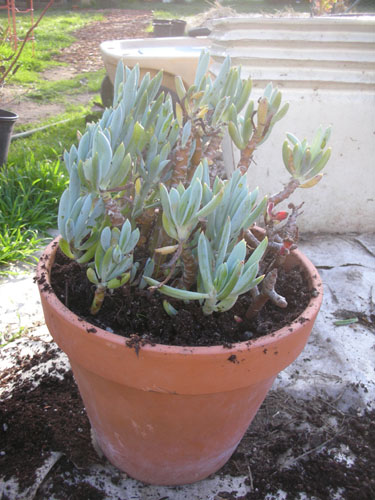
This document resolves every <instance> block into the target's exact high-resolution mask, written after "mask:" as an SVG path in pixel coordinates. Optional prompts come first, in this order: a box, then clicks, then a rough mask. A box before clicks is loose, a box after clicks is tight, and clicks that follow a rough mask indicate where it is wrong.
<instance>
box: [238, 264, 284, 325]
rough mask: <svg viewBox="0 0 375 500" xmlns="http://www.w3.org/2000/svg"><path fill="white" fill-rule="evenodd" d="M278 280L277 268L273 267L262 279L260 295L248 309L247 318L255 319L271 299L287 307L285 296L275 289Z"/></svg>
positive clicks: (276, 303)
mask: <svg viewBox="0 0 375 500" xmlns="http://www.w3.org/2000/svg"><path fill="white" fill-rule="evenodd" d="M276 280H277V269H273V270H272V271H271V272H269V273H268V274H267V276H266V277H265V278H264V280H263V281H262V286H261V290H260V293H259V295H257V296H256V297H255V299H254V300H253V302H252V303H251V305H250V306H249V308H248V310H247V311H246V318H247V319H253V318H254V317H255V316H256V315H257V314H258V313H259V312H260V311H261V310H262V308H263V307H264V305H265V304H266V303H267V302H268V301H269V300H271V301H272V302H273V303H274V304H275V305H277V306H278V307H282V308H285V307H287V305H288V303H287V301H286V300H285V299H284V297H282V296H281V295H279V294H278V293H277V292H276V291H275V285H276Z"/></svg>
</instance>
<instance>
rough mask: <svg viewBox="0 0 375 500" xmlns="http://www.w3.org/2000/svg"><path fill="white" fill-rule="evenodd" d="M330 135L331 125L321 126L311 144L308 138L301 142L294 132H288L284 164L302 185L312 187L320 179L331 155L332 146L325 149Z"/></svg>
mask: <svg viewBox="0 0 375 500" xmlns="http://www.w3.org/2000/svg"><path fill="white" fill-rule="evenodd" d="M330 135H331V128H330V127H328V128H327V129H325V130H323V128H322V127H319V129H318V131H317V132H316V134H315V136H314V139H313V140H312V143H311V145H310V144H309V143H308V142H307V140H306V139H304V140H303V141H302V142H301V141H300V140H299V139H298V138H297V137H296V136H294V135H293V134H287V137H288V139H289V142H288V140H285V142H284V144H283V161H284V165H285V167H286V168H287V170H288V172H289V173H290V175H291V176H292V177H293V178H294V179H297V180H298V181H299V182H300V183H301V187H312V186H313V185H314V184H316V183H317V182H318V181H319V180H320V176H319V174H320V172H321V171H322V170H323V168H324V167H325V166H326V164H327V162H328V160H329V158H330V156H331V148H327V149H325V148H326V145H327V142H328V139H329V137H330ZM318 176H319V177H318ZM309 181H311V182H309ZM304 184H306V185H304Z"/></svg>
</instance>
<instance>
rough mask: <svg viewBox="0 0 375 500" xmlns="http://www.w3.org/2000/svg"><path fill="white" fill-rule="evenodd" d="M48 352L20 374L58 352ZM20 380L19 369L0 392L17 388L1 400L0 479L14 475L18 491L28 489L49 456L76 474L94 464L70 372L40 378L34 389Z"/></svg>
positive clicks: (10, 372) (31, 383)
mask: <svg viewBox="0 0 375 500" xmlns="http://www.w3.org/2000/svg"><path fill="white" fill-rule="evenodd" d="M52 349H53V350H52V352H51V351H49V350H47V351H46V352H44V353H43V354H39V355H36V356H34V357H33V358H32V360H30V359H29V360H26V362H25V363H24V364H23V365H21V366H22V368H23V370H22V371H27V370H29V369H31V368H32V367H33V366H35V365H36V364H41V363H45V362H47V361H48V360H50V359H51V357H53V355H54V354H55V352H56V351H57V348H55V347H53V348H52ZM53 371H54V370H53V369H52V370H51V372H53ZM56 375H60V377H57V376H56ZM19 380H20V369H19V365H18V367H17V369H14V370H6V371H5V372H4V373H2V374H1V378H0V384H1V386H4V385H5V383H6V384H7V385H8V384H9V383H11V382H13V383H15V387H14V388H13V389H12V392H11V393H8V392H4V393H3V394H2V402H1V406H0V443H1V444H0V474H1V475H2V476H4V479H6V480H7V479H9V478H10V477H11V476H12V475H15V476H16V477H17V478H18V480H19V483H20V486H21V487H22V488H25V487H28V486H31V485H32V484H33V482H34V479H35V478H34V474H35V470H36V469H37V468H39V467H40V466H41V465H42V464H43V463H44V461H45V460H46V458H48V456H49V455H50V453H51V452H52V451H57V452H58V451H60V452H62V453H63V454H64V456H65V457H66V458H67V460H69V461H71V462H72V463H74V464H75V466H76V467H78V468H82V467H86V466H88V465H90V464H92V463H97V462H98V457H97V455H96V453H95V451H94V449H93V448H92V446H91V443H90V440H89V439H87V436H88V435H89V434H90V424H89V422H88V420H87V416H86V412H85V410H84V408H83V405H82V401H81V397H80V395H79V392H78V389H77V386H76V384H75V382H74V380H73V375H72V372H71V371H68V372H65V374H63V375H61V373H60V374H59V373H58V372H56V371H54V374H53V373H51V375H50V376H48V375H44V376H43V377H40V379H39V380H38V384H37V385H36V384H35V382H36V381H35V377H34V380H26V381H24V382H21V383H20V382H19ZM77 498H78V497H77ZM81 498H83V497H81Z"/></svg>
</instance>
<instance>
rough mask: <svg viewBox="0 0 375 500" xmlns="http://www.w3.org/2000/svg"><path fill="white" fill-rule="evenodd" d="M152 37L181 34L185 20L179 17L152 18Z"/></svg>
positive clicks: (183, 31)
mask: <svg viewBox="0 0 375 500" xmlns="http://www.w3.org/2000/svg"><path fill="white" fill-rule="evenodd" d="M152 26H153V28H154V32H153V36H154V37H165V36H183V35H184V33H185V27H186V21H182V20H181V19H154V20H153V21H152Z"/></svg>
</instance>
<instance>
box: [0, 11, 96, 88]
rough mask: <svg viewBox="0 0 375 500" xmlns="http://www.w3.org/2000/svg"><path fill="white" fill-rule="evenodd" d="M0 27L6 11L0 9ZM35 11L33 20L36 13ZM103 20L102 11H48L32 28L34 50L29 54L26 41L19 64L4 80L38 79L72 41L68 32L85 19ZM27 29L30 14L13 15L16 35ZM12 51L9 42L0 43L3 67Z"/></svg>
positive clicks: (29, 81)
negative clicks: (14, 16) (12, 73)
mask: <svg viewBox="0 0 375 500" xmlns="http://www.w3.org/2000/svg"><path fill="white" fill-rule="evenodd" d="M0 12H1V13H0V27H1V28H2V29H3V30H4V29H5V28H6V26H7V24H8V18H7V14H6V11H5V10H4V11H0ZM39 12H40V11H37V12H35V19H37V16H38V13H39ZM100 19H103V16H102V14H97V13H95V12H85V11H80V12H69V11H64V12H61V11H56V10H54V11H48V12H47V14H46V15H45V16H44V17H43V19H42V20H41V22H40V24H39V25H38V27H37V28H36V30H35V32H34V33H35V47H34V48H35V50H34V54H33V48H32V43H31V42H27V43H26V44H25V48H24V50H23V51H22V54H21V56H20V58H19V60H18V62H19V64H20V67H19V68H18V70H17V72H16V73H15V74H14V75H13V76H12V77H11V78H10V79H8V80H7V83H8V84H9V83H17V84H22V85H24V86H28V85H34V86H35V84H36V82H40V81H41V77H40V74H39V73H41V72H42V71H44V70H45V69H47V68H48V67H51V66H54V65H55V66H56V65H61V64H62V63H59V62H57V61H54V60H53V57H54V56H56V55H58V54H59V53H60V50H61V49H62V48H63V47H68V46H69V45H71V44H72V42H73V41H74V37H73V35H72V32H73V31H75V30H77V29H79V28H81V27H82V26H84V25H86V24H87V23H89V22H92V21H95V20H100ZM29 28H30V17H29V16H27V15H24V16H21V15H19V16H18V17H17V35H18V37H19V38H22V37H23V36H24V35H25V34H26V32H27V30H28V29H29ZM13 54H14V51H13V49H12V47H11V46H10V44H9V43H7V42H3V43H0V61H1V60H2V59H3V64H4V65H5V66H6V67H7V66H8V63H7V62H6V61H5V62H4V60H5V59H6V58H7V57H10V56H12V55H13Z"/></svg>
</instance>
